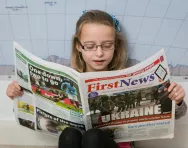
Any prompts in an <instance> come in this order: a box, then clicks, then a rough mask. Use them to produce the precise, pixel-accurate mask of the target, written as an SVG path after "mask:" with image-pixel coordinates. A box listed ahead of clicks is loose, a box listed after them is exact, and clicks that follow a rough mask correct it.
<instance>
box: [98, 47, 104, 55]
mask: <svg viewBox="0 0 188 148" xmlns="http://www.w3.org/2000/svg"><path fill="white" fill-rule="evenodd" d="M103 54H104V51H103V50H102V46H98V47H97V50H96V55H97V56H102V55H103Z"/></svg>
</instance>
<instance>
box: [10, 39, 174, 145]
mask: <svg viewBox="0 0 188 148" xmlns="http://www.w3.org/2000/svg"><path fill="white" fill-rule="evenodd" d="M13 47H14V55H15V71H16V78H17V82H18V83H19V85H20V87H21V89H22V90H23V92H24V94H23V95H22V96H21V97H18V98H17V99H14V112H15V117H16V119H17V122H18V123H19V124H20V125H22V126H24V127H27V128H29V129H32V130H35V131H38V132H41V133H45V134H49V135H54V136H59V134H60V133H61V132H62V131H63V130H64V129H65V128H66V127H74V128H78V129H79V130H81V131H85V130H88V129H91V128H100V129H102V130H104V131H106V132H107V133H108V134H109V135H110V136H111V137H113V138H114V140H115V141H116V142H126V141H138V140H148V139H161V138H173V136H174V115H175V102H174V101H172V100H171V99H169V98H168V95H169V93H168V91H167V89H168V87H169V86H170V72H169V68H168V64H167V61H166V56H165V54H164V49H161V50H159V51H158V52H157V53H156V54H154V55H153V56H151V57H149V58H148V59H146V60H145V61H143V62H141V63H139V64H137V65H135V66H132V67H130V68H125V69H122V70H115V71H102V72H97V73H96V72H87V73H78V72H77V71H75V70H74V69H72V68H70V67H67V66H63V65H60V64H56V63H52V62H48V61H45V60H43V59H41V58H39V57H36V56H35V55H33V54H31V53H29V52H28V51H27V50H25V49H24V48H22V47H21V46H20V45H19V44H17V43H16V42H14V46H13Z"/></svg>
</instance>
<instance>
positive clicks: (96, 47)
mask: <svg viewBox="0 0 188 148" xmlns="http://www.w3.org/2000/svg"><path fill="white" fill-rule="evenodd" d="M76 41H77V42H78V43H79V44H80V46H81V47H82V49H83V50H85V51H96V50H97V49H98V47H99V46H101V49H102V50H104V49H103V46H102V45H103V44H100V45H96V44H95V50H86V49H85V48H84V47H85V46H84V45H82V43H81V42H80V40H79V39H78V38H77V39H76ZM112 43H113V44H114V48H112V49H108V50H105V51H109V50H114V49H115V45H116V42H115V41H114V42H112Z"/></svg>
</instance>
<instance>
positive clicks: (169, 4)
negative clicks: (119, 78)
mask: <svg viewBox="0 0 188 148" xmlns="http://www.w3.org/2000/svg"><path fill="white" fill-rule="evenodd" d="M48 2H54V3H53V5H50V4H49V3H48ZM12 6H23V7H25V8H23V9H20V10H18V11H14V10H12V9H8V7H12ZM88 9H100V10H104V11H106V12H108V13H110V14H113V15H115V16H116V17H117V18H118V19H119V21H120V25H121V26H122V28H121V29H122V32H123V31H125V33H126V36H127V38H128V42H129V44H133V45H134V46H133V49H134V50H135V51H136V53H138V54H139V55H140V57H139V58H138V59H141V60H144V58H146V57H148V56H150V55H151V54H152V53H154V51H152V50H153V49H157V48H158V47H159V48H160V47H164V48H165V50H168V49H170V50H168V53H169V52H171V49H173V50H176V51H177V52H178V51H180V50H181V54H178V55H177V56H178V58H177V59H179V60H176V61H175V63H174V64H175V65H177V64H182V65H186V66H188V62H187V60H186V59H183V58H184V55H186V53H187V50H188V41H187V39H188V0H118V1H117V0H95V1H94V0H79V1H77V0H53V1H48V0H19V1H15V0H1V1H0V47H1V48H0V53H1V56H0V65H12V64H13V62H12V60H11V58H12V53H10V52H11V51H12V44H11V43H12V41H13V40H16V41H17V42H18V43H20V44H21V45H22V46H24V47H25V48H26V49H27V50H29V51H30V52H32V53H34V54H36V55H37V56H40V57H42V58H46V57H48V56H50V54H51V53H53V54H54V53H55V54H56V55H57V56H58V55H60V56H61V58H67V57H70V50H67V47H69V46H66V45H67V42H70V41H71V38H72V35H73V34H74V31H75V24H76V21H77V19H78V18H79V17H80V16H81V15H82V11H83V10H88ZM40 42H41V43H40ZM7 43H9V44H10V45H7ZM38 43H40V44H39V45H36V44H38ZM56 43H57V45H55V44H56ZM4 44H5V45H4ZM52 44H53V45H52ZM61 45H62V47H61V48H60V46H61ZM52 47H57V49H54V51H50V50H52ZM138 47H141V48H138ZM144 47H146V49H145V50H150V51H151V52H148V53H145V56H144V55H142V49H143V48H144ZM159 48H158V49H159ZM129 50H132V49H130V48H129ZM173 50H172V51H173ZM155 51H156V50H155ZM5 52H9V53H10V56H9V55H7V53H5ZM68 52H69V53H68ZM131 52H132V53H135V52H134V51H131ZM43 53H44V55H42V54H43ZM138 54H133V55H131V58H133V59H136V58H137V57H138ZM182 54H183V56H182ZM67 55H68V56H67ZM171 55H173V53H172V54H171ZM182 59H183V60H182ZM168 60H169V61H173V59H168ZM169 63H170V62H169Z"/></svg>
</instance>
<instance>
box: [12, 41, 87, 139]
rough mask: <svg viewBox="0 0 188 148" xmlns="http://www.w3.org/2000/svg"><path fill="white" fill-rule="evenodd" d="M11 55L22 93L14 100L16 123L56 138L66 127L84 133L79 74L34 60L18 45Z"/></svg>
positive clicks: (15, 45)
mask: <svg viewBox="0 0 188 148" xmlns="http://www.w3.org/2000/svg"><path fill="white" fill-rule="evenodd" d="M14 52H15V64H16V66H15V71H16V77H17V81H18V83H19V85H20V86H21V88H22V89H23V92H24V95H23V96H22V97H18V98H16V99H14V111H15V115H16V119H17V121H18V123H19V124H20V125H23V126H25V127H28V128H30V129H33V130H36V131H39V132H42V133H47V134H51V135H57V136H58V135H59V134H60V133H61V132H62V130H63V129H64V128H66V127H76V128H79V129H81V130H85V126H84V122H83V111H82V103H81V98H80V93H79V88H78V78H79V73H77V72H76V71H74V70H73V69H71V68H68V67H66V66H62V65H59V64H55V63H50V62H47V61H44V60H42V59H40V58H37V57H36V56H34V55H32V54H31V53H29V52H27V51H26V50H25V49H23V48H22V47H21V46H20V45H18V44H17V43H14ZM62 71H63V72H62Z"/></svg>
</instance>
